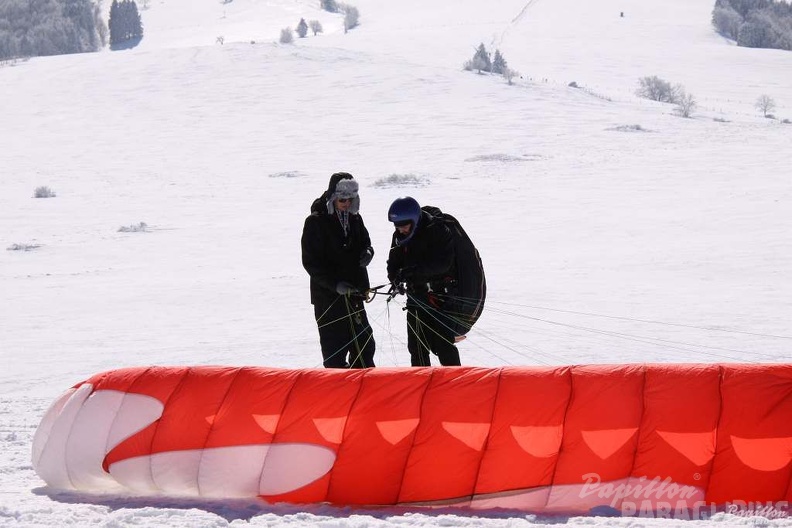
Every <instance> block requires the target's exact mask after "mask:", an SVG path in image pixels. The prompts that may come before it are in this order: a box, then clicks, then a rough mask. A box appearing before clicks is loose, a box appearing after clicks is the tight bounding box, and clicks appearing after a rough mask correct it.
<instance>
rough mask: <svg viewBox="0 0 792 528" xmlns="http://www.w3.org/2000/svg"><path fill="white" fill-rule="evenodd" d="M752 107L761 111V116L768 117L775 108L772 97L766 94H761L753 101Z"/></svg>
mask: <svg viewBox="0 0 792 528" xmlns="http://www.w3.org/2000/svg"><path fill="white" fill-rule="evenodd" d="M754 107H755V108H756V109H757V110H759V111H760V112H762V116H763V117H770V116H771V115H772V113H773V110H775V107H776V103H775V100H773V98H772V97H770V96H769V95H767V94H762V95H760V96H759V98H758V99H757V100H756V102H755V103H754Z"/></svg>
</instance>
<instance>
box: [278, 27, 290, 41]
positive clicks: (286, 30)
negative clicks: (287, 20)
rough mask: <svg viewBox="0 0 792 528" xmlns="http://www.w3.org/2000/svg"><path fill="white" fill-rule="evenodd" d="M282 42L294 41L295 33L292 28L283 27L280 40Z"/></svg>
mask: <svg viewBox="0 0 792 528" xmlns="http://www.w3.org/2000/svg"><path fill="white" fill-rule="evenodd" d="M278 42H280V43H281V44H291V43H292V42H294V34H293V33H292V29H291V28H283V29H281V34H280V40H279V41H278Z"/></svg>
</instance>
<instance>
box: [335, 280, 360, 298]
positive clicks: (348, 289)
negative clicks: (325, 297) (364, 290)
mask: <svg viewBox="0 0 792 528" xmlns="http://www.w3.org/2000/svg"><path fill="white" fill-rule="evenodd" d="M357 292H358V289H357V288H356V287H355V286H354V285H353V284H350V283H348V282H347V281H341V282H339V283H338V284H336V293H337V294H338V295H351V294H353V293H357Z"/></svg>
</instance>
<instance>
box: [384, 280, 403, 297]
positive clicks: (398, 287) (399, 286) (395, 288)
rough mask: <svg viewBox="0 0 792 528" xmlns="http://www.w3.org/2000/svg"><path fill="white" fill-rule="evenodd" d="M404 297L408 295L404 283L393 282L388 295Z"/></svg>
mask: <svg viewBox="0 0 792 528" xmlns="http://www.w3.org/2000/svg"><path fill="white" fill-rule="evenodd" d="M397 293H398V294H400V295H404V294H405V293H407V288H406V287H405V286H404V283H403V282H391V287H390V290H388V295H396V294H397Z"/></svg>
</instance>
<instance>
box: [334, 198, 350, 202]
mask: <svg viewBox="0 0 792 528" xmlns="http://www.w3.org/2000/svg"><path fill="white" fill-rule="evenodd" d="M336 200H338V203H347V202H351V201H352V200H353V198H336Z"/></svg>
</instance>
